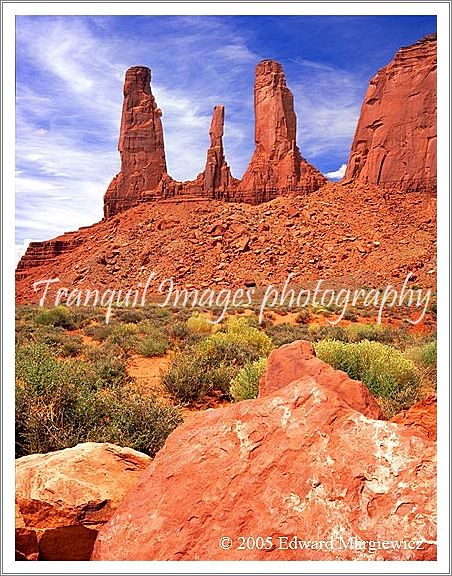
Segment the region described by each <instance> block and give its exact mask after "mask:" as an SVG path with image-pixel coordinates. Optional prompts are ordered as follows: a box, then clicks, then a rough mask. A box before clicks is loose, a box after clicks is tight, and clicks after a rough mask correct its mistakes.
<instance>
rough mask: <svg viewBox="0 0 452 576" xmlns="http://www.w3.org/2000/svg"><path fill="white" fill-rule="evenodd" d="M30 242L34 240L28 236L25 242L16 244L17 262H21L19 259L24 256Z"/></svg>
mask: <svg viewBox="0 0 452 576" xmlns="http://www.w3.org/2000/svg"><path fill="white" fill-rule="evenodd" d="M30 242H32V240H30V238H26V239H25V240H24V241H23V242H21V243H19V244H16V246H15V250H16V251H15V258H16V264H17V263H18V262H19V260H20V259H21V258H22V256H23V255H24V254H25V252H26V251H27V248H28V245H29V244H30Z"/></svg>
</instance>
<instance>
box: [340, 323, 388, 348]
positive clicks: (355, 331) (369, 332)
mask: <svg viewBox="0 0 452 576" xmlns="http://www.w3.org/2000/svg"><path fill="white" fill-rule="evenodd" d="M345 332H346V333H347V336H348V340H349V342H360V341H361V340H372V341H375V342H383V343H386V344H390V343H392V342H394V340H395V339H396V333H395V331H394V329H393V328H391V327H390V326H383V325H382V324H361V323H359V322H358V323H356V324H350V326H347V327H346V328H345Z"/></svg>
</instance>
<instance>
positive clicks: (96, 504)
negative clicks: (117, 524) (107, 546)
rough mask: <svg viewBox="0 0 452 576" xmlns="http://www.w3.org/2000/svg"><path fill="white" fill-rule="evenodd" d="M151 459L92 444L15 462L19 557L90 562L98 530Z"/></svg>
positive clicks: (113, 447) (26, 457)
mask: <svg viewBox="0 0 452 576" xmlns="http://www.w3.org/2000/svg"><path fill="white" fill-rule="evenodd" d="M150 462H151V458H150V457H149V456H146V455H145V454H141V453H140V452H136V451H135V450H131V449H130V448H121V447H119V446H114V445H113V444H95V443H92V442H88V443H85V444H78V445H77V446H75V447H74V448H67V449H66V450H59V451H57V452H50V453H49V454H32V455H31V456H24V457H23V458H19V459H18V460H16V556H17V558H19V559H27V560H38V559H39V560H89V558H90V555H91V551H92V547H93V544H94V540H95V539H96V536H97V532H98V530H99V528H100V526H102V525H103V524H105V522H106V521H107V520H109V519H110V517H111V516H112V514H113V512H114V511H115V510H116V508H117V507H118V505H119V503H120V502H121V500H122V499H123V498H124V496H125V495H126V494H127V493H128V492H129V491H130V490H132V489H133V488H134V487H135V485H136V483H137V481H138V479H139V477H140V475H141V473H142V472H143V470H144V469H145V468H146V467H147V466H148V465H149V463H150Z"/></svg>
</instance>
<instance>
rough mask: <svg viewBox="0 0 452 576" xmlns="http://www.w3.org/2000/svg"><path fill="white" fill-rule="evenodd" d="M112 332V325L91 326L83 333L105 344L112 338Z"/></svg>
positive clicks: (84, 329)
mask: <svg viewBox="0 0 452 576" xmlns="http://www.w3.org/2000/svg"><path fill="white" fill-rule="evenodd" d="M111 330H112V328H111V325H110V324H105V323H103V324H91V325H89V326H85V327H84V328H83V333H84V334H86V335H87V336H89V337H90V338H94V340H98V341H99V342H103V341H104V340H106V339H107V338H108V337H109V336H110V334H111Z"/></svg>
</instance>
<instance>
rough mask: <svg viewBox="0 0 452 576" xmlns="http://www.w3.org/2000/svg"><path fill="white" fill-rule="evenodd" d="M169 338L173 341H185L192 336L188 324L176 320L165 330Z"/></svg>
mask: <svg viewBox="0 0 452 576" xmlns="http://www.w3.org/2000/svg"><path fill="white" fill-rule="evenodd" d="M165 332H166V334H167V335H168V337H169V338H172V339H173V340H185V338H187V337H188V336H189V335H190V330H189V328H188V326H187V323H186V322H185V321H183V320H175V321H173V322H171V324H169V326H167V328H166V330H165Z"/></svg>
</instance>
